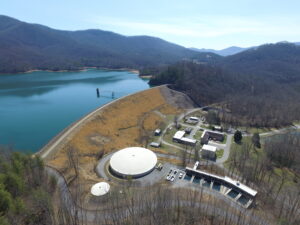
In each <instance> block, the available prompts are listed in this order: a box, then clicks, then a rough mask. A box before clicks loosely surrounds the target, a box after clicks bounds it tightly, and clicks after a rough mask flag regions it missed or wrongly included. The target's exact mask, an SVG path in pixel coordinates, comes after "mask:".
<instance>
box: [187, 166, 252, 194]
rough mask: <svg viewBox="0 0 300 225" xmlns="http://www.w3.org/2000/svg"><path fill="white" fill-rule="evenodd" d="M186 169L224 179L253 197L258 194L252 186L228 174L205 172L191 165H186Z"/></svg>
mask: <svg viewBox="0 0 300 225" xmlns="http://www.w3.org/2000/svg"><path fill="white" fill-rule="evenodd" d="M186 169H187V170H192V171H194V172H196V173H198V174H202V175H206V176H208V177H211V178H215V179H218V180H222V181H223V182H225V183H228V184H231V185H233V186H235V187H236V188H237V189H239V190H242V191H244V192H246V193H248V194H249V195H251V196H253V197H255V196H256V194H257V191H255V190H253V189H252V188H250V187H248V186H246V185H244V184H242V183H240V182H239V181H236V180H233V179H231V178H230V177H226V176H225V177H221V176H217V175H214V174H210V173H207V172H204V171H200V170H196V169H193V168H190V167H186Z"/></svg>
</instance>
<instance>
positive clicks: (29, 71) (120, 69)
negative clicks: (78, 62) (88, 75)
mask: <svg viewBox="0 0 300 225" xmlns="http://www.w3.org/2000/svg"><path fill="white" fill-rule="evenodd" d="M89 69H96V70H107V71H129V72H131V73H134V74H137V75H139V74H140V71H139V70H137V69H130V68H118V69H112V68H107V67H81V68H78V69H72V70H38V69H32V70H27V71H23V72H14V73H0V76H1V75H9V74H28V73H34V72H51V73H64V72H84V71H87V70H89Z"/></svg>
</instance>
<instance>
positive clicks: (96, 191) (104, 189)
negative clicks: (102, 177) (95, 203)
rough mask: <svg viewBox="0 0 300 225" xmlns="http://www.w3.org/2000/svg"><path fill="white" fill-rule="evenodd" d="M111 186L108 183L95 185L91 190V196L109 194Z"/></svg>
mask: <svg viewBox="0 0 300 225" xmlns="http://www.w3.org/2000/svg"><path fill="white" fill-rule="evenodd" d="M109 189H110V185H109V184H108V183H106V182H100V183H97V184H94V185H93V186H92V188H91V194H92V195H94V196H102V195H105V194H107V193H108V192H109Z"/></svg>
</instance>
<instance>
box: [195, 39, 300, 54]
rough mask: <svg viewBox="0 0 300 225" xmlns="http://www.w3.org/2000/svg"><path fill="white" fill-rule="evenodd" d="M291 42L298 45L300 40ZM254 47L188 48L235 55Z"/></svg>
mask: <svg viewBox="0 0 300 225" xmlns="http://www.w3.org/2000/svg"><path fill="white" fill-rule="evenodd" d="M278 43H290V42H287V41H282V42H278ZM293 44H295V45H300V42H294V43H293ZM256 47H257V46H252V47H248V48H241V47H236V46H232V47H228V48H224V49H221V50H215V49H206V48H201V49H198V48H190V49H191V50H194V51H198V52H211V53H215V54H217V55H220V56H230V55H235V54H238V53H240V52H243V51H246V50H248V49H251V48H256Z"/></svg>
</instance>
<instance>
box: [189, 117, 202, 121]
mask: <svg viewBox="0 0 300 225" xmlns="http://www.w3.org/2000/svg"><path fill="white" fill-rule="evenodd" d="M189 120H193V121H197V122H198V121H199V120H200V119H199V118H198V117H196V116H191V117H190V118H189Z"/></svg>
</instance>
